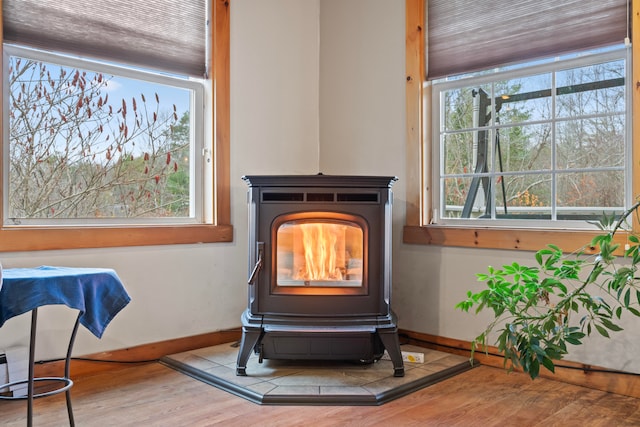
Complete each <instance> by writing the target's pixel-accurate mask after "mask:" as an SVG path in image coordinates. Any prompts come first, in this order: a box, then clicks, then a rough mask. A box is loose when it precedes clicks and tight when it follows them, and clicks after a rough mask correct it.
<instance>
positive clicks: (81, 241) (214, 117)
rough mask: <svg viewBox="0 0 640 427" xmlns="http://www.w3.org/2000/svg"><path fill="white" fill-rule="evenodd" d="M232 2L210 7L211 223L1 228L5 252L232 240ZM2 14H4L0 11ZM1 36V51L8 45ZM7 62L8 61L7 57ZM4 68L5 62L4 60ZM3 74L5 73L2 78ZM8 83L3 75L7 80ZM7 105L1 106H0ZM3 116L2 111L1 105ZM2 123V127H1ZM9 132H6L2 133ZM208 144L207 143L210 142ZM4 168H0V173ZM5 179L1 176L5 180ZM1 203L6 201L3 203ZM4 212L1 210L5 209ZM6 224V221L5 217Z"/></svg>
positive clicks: (223, 0) (207, 127) (208, 128)
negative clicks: (230, 171) (230, 142)
mask: <svg viewBox="0 0 640 427" xmlns="http://www.w3.org/2000/svg"><path fill="white" fill-rule="evenodd" d="M229 8H230V6H229V1H228V0H214V1H213V2H212V7H211V9H210V13H211V18H212V19H210V20H209V22H210V23H211V30H210V32H209V36H208V37H209V38H210V42H209V49H210V52H209V55H208V64H207V66H208V67H207V68H208V70H209V76H208V79H209V80H210V85H211V87H212V89H211V90H210V91H208V92H207V93H205V98H207V99H206V102H208V104H209V105H210V106H211V107H212V108H210V109H209V111H211V115H210V116H209V117H207V118H206V119H205V122H207V121H210V122H211V123H210V124H209V125H205V138H212V141H213V144H212V146H213V155H212V161H211V162H210V168H208V169H209V170H207V171H206V174H207V175H209V176H211V177H212V180H213V189H212V191H213V196H212V197H211V199H212V203H211V207H205V210H206V211H207V212H211V214H210V215H209V214H208V213H205V216H209V217H211V218H212V223H207V224H204V223H201V224H161V225H121V224H119V225H104V226H102V225H100V226H93V225H80V226H64V225H61V226H56V225H33V226H29V225H27V226H13V225H12V226H2V227H0V251H2V252H9V251H38V250H56V249H83V248H105V247H126V246H148V245H172V244H193V243H215V242H231V241H233V227H232V225H231V207H230V179H229V170H230V156H229V152H230V148H229V134H230V129H229V128H230V114H229V109H230V101H229V98H230V97H229V83H230V73H229V52H230V44H229V36H230V34H229V33H230V32H229V22H230V14H229ZM0 14H1V12H0ZM1 37H2V36H0V55H1V56H2V58H4V55H5V54H4V51H3V50H4V49H3V48H2V40H1ZM3 60H4V59H3ZM2 65H3V67H2V69H4V64H2ZM2 77H3V78H4V76H2ZM3 81H4V79H3ZM0 108H2V107H0ZM0 114H3V112H2V111H1V109H0ZM0 126H1V125H0ZM2 134H3V135H4V131H3V132H2ZM205 145H206V144H205ZM0 168H2V166H1V165H0ZM1 176H3V171H2V170H0V177H1ZM0 179H1V178H0ZM0 203H2V202H1V201H0ZM0 211H2V209H0ZM3 223H4V221H3Z"/></svg>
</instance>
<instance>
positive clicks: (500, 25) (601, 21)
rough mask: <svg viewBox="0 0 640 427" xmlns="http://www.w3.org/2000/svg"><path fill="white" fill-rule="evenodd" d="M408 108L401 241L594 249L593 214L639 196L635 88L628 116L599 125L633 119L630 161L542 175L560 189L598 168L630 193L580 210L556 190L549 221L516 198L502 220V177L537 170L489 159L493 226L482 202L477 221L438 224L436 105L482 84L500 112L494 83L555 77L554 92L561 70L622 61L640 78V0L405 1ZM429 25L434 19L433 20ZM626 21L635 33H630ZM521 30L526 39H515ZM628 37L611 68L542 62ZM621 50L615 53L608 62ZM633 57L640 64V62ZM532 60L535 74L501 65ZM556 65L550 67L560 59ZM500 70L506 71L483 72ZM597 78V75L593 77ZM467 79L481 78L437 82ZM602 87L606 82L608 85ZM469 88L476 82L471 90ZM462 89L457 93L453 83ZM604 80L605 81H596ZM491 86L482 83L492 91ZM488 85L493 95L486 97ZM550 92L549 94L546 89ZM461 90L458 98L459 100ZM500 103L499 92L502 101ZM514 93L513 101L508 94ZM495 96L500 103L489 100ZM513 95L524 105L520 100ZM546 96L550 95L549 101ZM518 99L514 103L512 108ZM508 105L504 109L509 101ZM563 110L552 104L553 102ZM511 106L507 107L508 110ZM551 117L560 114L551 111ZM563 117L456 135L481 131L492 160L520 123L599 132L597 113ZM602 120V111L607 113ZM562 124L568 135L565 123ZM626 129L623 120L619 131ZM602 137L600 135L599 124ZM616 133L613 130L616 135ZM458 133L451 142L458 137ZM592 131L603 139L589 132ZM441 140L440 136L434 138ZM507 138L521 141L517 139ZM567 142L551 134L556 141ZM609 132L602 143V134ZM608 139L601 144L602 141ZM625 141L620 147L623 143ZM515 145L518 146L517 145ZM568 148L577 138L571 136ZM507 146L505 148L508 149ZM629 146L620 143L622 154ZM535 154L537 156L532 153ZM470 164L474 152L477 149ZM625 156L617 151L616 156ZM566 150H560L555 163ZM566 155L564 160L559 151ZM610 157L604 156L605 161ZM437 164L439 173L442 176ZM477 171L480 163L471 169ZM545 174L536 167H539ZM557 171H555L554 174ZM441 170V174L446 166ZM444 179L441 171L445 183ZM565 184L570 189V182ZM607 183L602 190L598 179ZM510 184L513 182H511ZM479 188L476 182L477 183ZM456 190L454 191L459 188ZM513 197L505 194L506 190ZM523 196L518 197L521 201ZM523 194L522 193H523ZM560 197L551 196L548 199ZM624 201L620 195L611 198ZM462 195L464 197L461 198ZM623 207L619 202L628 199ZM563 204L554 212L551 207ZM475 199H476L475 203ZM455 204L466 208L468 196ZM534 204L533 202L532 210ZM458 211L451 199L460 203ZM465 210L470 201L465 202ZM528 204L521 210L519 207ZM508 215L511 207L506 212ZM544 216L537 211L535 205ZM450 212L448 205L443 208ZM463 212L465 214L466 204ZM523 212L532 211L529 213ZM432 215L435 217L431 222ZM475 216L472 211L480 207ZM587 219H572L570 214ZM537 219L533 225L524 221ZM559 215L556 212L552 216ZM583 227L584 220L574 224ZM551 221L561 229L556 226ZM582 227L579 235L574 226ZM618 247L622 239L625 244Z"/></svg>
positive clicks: (639, 114)
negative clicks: (447, 93)
mask: <svg viewBox="0 0 640 427" xmlns="http://www.w3.org/2000/svg"><path fill="white" fill-rule="evenodd" d="M405 4H406V18H407V21H406V22H407V26H406V70H407V76H406V100H407V101H406V102H407V104H406V112H407V135H406V141H407V146H406V147H407V162H406V176H407V177H408V178H409V179H408V180H407V183H406V191H407V194H406V196H407V202H406V225H405V227H404V233H403V241H404V242H405V243H410V244H427V245H445V246H460V247H472V248H497V249H516V250H538V249H540V248H542V247H544V246H545V245H546V244H548V243H549V242H550V241H553V242H554V243H556V244H558V245H559V246H560V247H562V248H563V249H564V250H566V251H572V250H577V249H579V248H582V246H583V245H584V243H585V242H588V241H589V240H590V239H591V238H592V237H593V236H595V235H597V234H598V231H597V230H589V229H585V228H584V225H585V223H586V221H585V220H586V219H587V218H588V216H589V215H592V212H593V211H594V205H595V208H596V209H595V210H597V209H598V208H602V207H607V209H609V210H610V211H615V210H616V209H620V207H622V206H624V205H625V204H627V203H629V199H630V198H632V197H634V196H636V195H638V194H639V193H640V178H639V177H640V174H638V173H637V170H636V169H637V166H636V165H638V164H640V129H638V127H637V126H631V124H632V123H636V122H638V121H639V120H640V111H639V110H638V109H637V108H633V109H632V108H631V106H632V105H637V103H638V100H637V94H636V92H637V88H636V87H635V86H636V85H635V84H633V87H631V85H630V84H629V83H627V88H626V90H627V91H626V92H625V96H626V98H627V99H626V102H627V103H628V104H627V105H625V108H626V114H625V113H624V112H623V111H622V110H620V109H619V108H617V107H616V108H615V109H610V111H609V110H607V111H608V112H607V113H606V114H604V115H603V116H602V117H601V120H604V119H605V118H606V120H619V119H622V118H624V121H625V125H626V130H625V131H624V132H625V133H626V134H625V138H626V145H625V147H624V148H623V149H624V156H625V158H624V160H623V164H622V165H621V164H620V162H619V157H618V161H615V162H612V161H609V160H607V161H606V162H605V161H603V159H602V158H601V157H598V158H596V159H595V160H596V161H593V160H592V161H588V162H587V161H585V162H583V163H582V164H581V165H579V164H577V163H574V164H571V165H567V164H565V165H559V164H558V163H557V162H555V159H554V163H551V165H549V166H548V167H547V169H540V170H542V171H544V174H545V175H546V178H547V180H552V181H553V180H556V183H561V181H562V180H565V179H566V178H569V174H573V177H577V176H578V175H579V174H580V173H582V172H583V171H588V172H589V174H591V173H595V172H598V174H601V175H612V176H615V179H618V180H623V181H624V184H623V187H620V188H617V191H616V195H618V194H619V193H620V190H623V191H624V192H625V195H624V196H622V197H620V198H619V199H616V200H615V201H609V202H607V203H603V202H597V203H594V202H593V201H591V202H588V203H585V202H584V200H583V202H582V203H581V204H580V207H581V208H586V209H576V208H577V207H578V206H574V205H572V204H571V203H567V200H568V199H567V198H565V199H560V198H559V196H560V195H561V193H558V189H559V188H560V189H561V187H558V186H555V185H556V184H555V183H554V187H551V185H550V189H549V194H550V196H549V199H548V200H549V202H548V203H547V204H548V205H549V206H546V207H543V210H544V209H546V210H547V212H546V213H544V215H546V218H545V217H543V216H542V214H543V212H541V211H540V209H536V211H535V212H529V213H525V212H523V210H522V209H520V208H522V206H513V205H516V204H517V203H516V202H515V200H516V199H512V201H511V205H512V206H510V204H509V201H507V203H506V204H507V208H508V210H507V214H506V215H504V206H503V205H505V202H504V198H502V197H501V193H502V189H501V188H500V185H499V184H501V182H499V181H500V180H501V178H500V174H499V173H498V172H500V171H501V170H502V171H504V172H509V173H508V174H504V173H503V174H504V175H512V176H514V177H523V178H522V179H524V177H526V176H528V175H530V174H536V173H537V171H538V169H532V168H523V167H520V166H516V165H514V164H509V165H508V166H509V168H510V170H507V169H505V166H504V165H503V168H502V169H500V167H499V165H498V166H495V163H493V162H494V161H497V159H498V157H499V156H494V157H490V158H488V159H487V162H488V163H487V164H488V165H491V167H493V168H494V169H488V171H487V172H486V175H485V176H487V178H488V177H489V175H491V174H493V173H495V174H494V175H491V177H492V178H493V182H492V185H493V188H492V189H491V188H490V187H489V185H488V184H487V187H486V188H490V191H493V193H492V194H493V195H494V198H492V199H490V203H491V204H492V206H489V209H488V213H489V214H488V216H489V217H488V218H478V217H480V216H483V215H484V216H486V215H487V211H486V210H484V211H483V213H482V214H481V213H480V212H481V209H480V205H482V203H474V208H477V209H476V212H472V213H471V214H470V216H473V215H476V219H471V218H469V219H458V218H455V217H453V216H455V215H454V214H453V213H452V214H451V215H449V216H450V217H449V218H448V219H442V220H441V221H442V223H441V222H440V220H439V218H440V217H444V216H445V215H446V214H445V213H443V211H442V208H443V207H442V206H440V197H441V194H444V192H441V191H440V189H441V187H440V185H439V184H440V162H439V159H440V155H441V152H440V150H441V148H442V146H441V145H440V133H439V125H440V123H439V119H438V120H436V121H434V119H433V118H434V117H438V116H437V113H439V111H441V110H440V105H438V106H437V108H438V109H439V111H437V112H435V113H434V112H433V111H432V108H433V107H434V105H436V104H435V103H434V97H436V96H437V97H438V101H437V102H440V101H439V100H440V99H441V96H440V93H439V92H438V91H440V90H441V89H444V90H452V91H455V90H458V92H459V93H461V92H463V88H471V87H476V89H477V87H482V88H483V89H484V90H485V92H486V93H487V98H488V99H489V101H491V103H493V104H492V105H498V103H499V102H500V101H498V102H495V97H496V96H499V94H498V91H496V90H495V89H493V88H494V87H495V85H494V84H493V83H494V82H495V83H500V82H501V81H503V82H509V81H516V80H518V79H525V78H527V77H529V78H531V77H533V76H535V75H538V74H544V73H547V74H549V75H550V77H549V78H552V79H556V81H555V82H554V81H552V83H551V84H550V85H548V87H546V88H544V90H547V89H556V88H558V87H562V85H563V84H562V83H560V82H559V80H558V78H559V77H561V76H560V74H558V73H562V72H563V70H576V71H577V70H584V71H585V72H586V71H587V70H589V67H590V66H595V65H597V64H599V63H606V62H612V63H615V64H619V62H618V61H624V62H625V63H626V68H625V70H624V71H625V73H626V74H625V79H626V80H625V81H626V82H628V81H633V82H635V81H637V80H638V77H637V76H638V72H639V69H638V66H637V58H638V57H640V56H639V55H640V51H639V50H640V47H638V46H640V45H639V44H638V43H637V40H639V39H640V33H639V32H638V28H640V22H637V21H638V20H639V19H640V18H639V17H640V14H639V12H640V4H637V3H636V2H626V1H623V0H604V1H592V0H589V1H586V2H585V1H577V0H569V1H567V2H560V3H558V2H554V1H553V0H541V1H540V2H537V3H536V4H535V5H534V4H532V3H528V2H521V3H518V4H515V3H512V2H507V1H501V0H499V1H497V2H493V3H492V5H491V7H490V8H489V7H486V5H487V3H486V2H471V3H470V2H464V0H459V1H458V0H427V1H424V0H406V2H405ZM427 17H428V19H427ZM627 23H629V25H627ZM514 29H517V31H514ZM623 40H626V41H628V40H635V41H636V43H633V44H631V43H629V45H630V48H629V49H628V50H629V51H630V54H629V55H628V56H627V55H622V56H620V57H617V58H611V57H607V58H604V59H605V60H604V61H600V60H598V59H595V57H591V59H592V60H593V61H594V62H592V63H588V62H580V61H582V60H584V58H577V57H576V59H575V60H571V61H570V62H565V63H564V64H563V65H560V64H556V65H554V66H551V68H548V69H543V67H544V64H543V63H542V62H536V63H535V65H533V62H532V61H539V59H540V58H542V59H544V58H558V57H565V58H566V57H567V55H571V54H572V53H575V52H585V51H598V50H599V51H602V48H610V47H611V46H613V45H615V44H618V45H619V44H620V43H621V42H622V41H623ZM609 54H612V53H611V52H610V53H608V54H607V55H609ZM631 57H633V61H632V60H631ZM527 62H529V63H530V66H531V67H532V68H530V69H529V70H527V69H525V68H519V69H518V68H510V69H507V68H504V65H502V64H518V63H519V64H523V63H527ZM551 64H553V63H551ZM496 67H497V68H501V69H502V70H503V71H502V72H500V73H492V74H491V75H489V73H485V75H482V70H489V69H495V68H496ZM593 70H594V71H595V69H593ZM464 73H479V74H476V77H474V79H475V80H474V81H473V82H472V80H466V82H464V83H462V81H460V82H458V81H454V80H453V79H451V78H449V81H448V82H447V83H446V84H451V85H452V86H441V87H440V88H439V87H438V81H439V80H440V79H446V78H447V77H448V76H454V75H464ZM602 80H608V78H603V79H602ZM467 82H472V83H467ZM456 84H457V85H458V86H454V85H456ZM598 84H600V83H598ZM483 85H484V86H483ZM487 89H491V90H494V92H493V93H492V92H489V91H487ZM620 89H621V87H619V86H612V87H610V88H604V87H603V88H601V89H598V90H595V91H578V92H576V93H573V94H559V93H556V94H555V95H554V96H555V97H556V98H557V99H556V102H557V101H558V99H560V98H566V99H567V100H568V99H570V98H575V99H579V98H581V97H582V98H584V97H585V96H587V95H589V94H591V95H595V94H597V95H598V96H602V95H604V94H605V93H608V94H611V93H613V92H617V93H621V92H619V90H620ZM541 90H542V89H541ZM533 91H534V89H533V88H531V89H526V88H518V90H517V91H512V92H513V94H522V93H528V92H533ZM452 93H453V92H452ZM500 95H501V94H500ZM508 95H511V94H508ZM492 96H493V99H491V98H492ZM514 98H515V97H514ZM545 99H547V100H549V99H551V97H546V98H545ZM512 101H513V100H512ZM541 102H546V101H542V100H538V101H534V100H533V99H531V100H529V101H527V102H525V101H523V100H521V104H520V105H527V108H529V107H528V105H536V104H537V103H541ZM503 104H504V103H503ZM509 104H511V106H515V104H517V102H511V103H507V105H509ZM552 107H553V108H555V107H556V106H555V105H552ZM501 108H504V107H501ZM549 111H550V112H551V111H554V110H549ZM557 113H558V112H557V111H556V112H554V114H556V118H555V119H551V120H547V121H543V122H535V121H532V120H530V121H523V122H522V123H520V122H514V121H512V122H504V120H507V119H506V118H501V120H503V121H502V122H500V123H498V122H494V121H493V118H491V117H490V118H489V119H490V120H489V122H488V125H485V127H484V128H481V127H479V123H478V124H477V125H475V126H478V127H474V124H473V122H471V124H470V125H469V124H467V125H466V127H464V128H463V127H459V129H458V130H459V132H457V133H459V134H464V133H465V132H467V137H468V138H471V140H473V137H474V136H473V133H474V131H475V133H476V139H477V136H478V135H482V133H483V131H486V133H485V135H486V137H487V138H490V139H489V142H488V145H487V147H488V149H489V151H488V153H494V152H496V151H495V148H492V146H493V144H494V143H495V139H494V138H495V136H496V131H498V133H497V135H498V136H499V137H500V138H501V141H503V139H504V138H505V137H507V135H506V134H505V133H506V132H508V130H516V129H518V128H519V127H524V130H527V129H539V128H541V127H544V126H545V125H546V126H547V128H548V129H553V131H554V132H556V131H558V130H560V131H563V132H565V134H566V131H568V130H569V127H568V126H569V125H570V124H575V125H579V126H582V127H583V129H584V130H587V127H586V125H587V124H590V123H592V122H593V121H594V119H595V118H596V117H595V116H591V115H589V114H585V115H583V116H582V117H581V118H578V117H576V118H575V120H571V119H570V118H569V117H566V116H560V115H558V114H557ZM600 113H602V111H600V112H599V113H598V114H600ZM563 124H564V126H565V127H564V128H563V127H562V125H563ZM618 124H620V122H619V123H618ZM599 130H602V129H600V128H599ZM609 130H611V129H609ZM621 132H622V131H621V128H619V127H618V128H617V130H616V134H617V133H621ZM455 133H456V131H452V132H451V134H452V135H453V134H455ZM591 134H592V135H594V133H593V132H592V133H591ZM434 135H436V137H435V138H434ZM508 136H509V137H512V136H515V135H508ZM557 136H561V134H557V135H554V137H557ZM599 136H602V135H599ZM600 140H601V141H603V139H602V138H600ZM616 140H617V141H620V139H616ZM509 142H510V143H511V141H509ZM554 142H555V143H556V144H559V143H561V142H563V140H562V139H556V140H555V141H554ZM564 142H570V141H569V140H568V139H567V140H566V141H564ZM503 146H504V143H503ZM617 147H618V148H619V149H620V148H621V147H620V146H619V145H618V146H617ZM529 151H530V150H529ZM471 153H472V154H471V157H475V155H474V154H473V148H471ZM618 153H619V151H618ZM557 154H558V151H557V147H556V154H554V155H557ZM560 154H562V152H560ZM609 154H612V153H610V152H607V155H609ZM433 165H435V169H434V168H433ZM471 166H476V164H475V163H473V162H472V163H471ZM536 167H539V166H536ZM553 168H555V170H554V169H553ZM443 170H444V169H443ZM461 170H462V173H461V174H460V175H461V176H456V174H457V173H458V172H459V171H458V172H454V171H453V169H450V170H448V171H447V174H450V175H451V176H450V177H451V178H453V177H454V176H456V177H462V175H465V174H467V172H468V171H469V168H467V172H465V170H464V168H462V169H461ZM447 174H445V175H443V176H446V175H447ZM473 175H474V173H471V174H470V175H467V176H465V177H466V178H467V179H469V178H470V177H472V176H473ZM565 182H566V181H565ZM598 184H601V183H598ZM505 186H506V182H505ZM468 187H470V185H468ZM479 187H480V189H479V190H478V193H477V195H476V200H478V199H479V200H482V192H483V191H484V189H483V188H482V185H479ZM552 188H555V190H554V191H556V194H552V193H551V191H552V190H551V189H552ZM450 192H451V191H450ZM507 194H508V193H507ZM515 194H516V195H517V192H516V193H515ZM521 194H522V192H521ZM551 195H552V196H553V198H552V197H551ZM614 197H615V196H614ZM463 199H466V198H464V197H463ZM619 200H622V201H619ZM551 201H553V203H555V205H553V204H552V203H551ZM474 202H475V201H474ZM458 203H461V201H460V198H459V200H458ZM529 203H530V202H529ZM452 205H453V203H452ZM462 206H464V203H463V204H462ZM516 207H517V208H519V209H516ZM500 208H502V210H501V209H500ZM538 208H540V206H538ZM444 209H445V211H446V205H445V207H444ZM457 210H458V211H459V212H460V215H461V211H462V208H460V207H457ZM525 210H526V209H525ZM435 211H438V212H437V216H436V217H435V218H434V217H433V216H432V215H433V213H434V212H435ZM472 211H473V210H472ZM515 213H520V215H521V218H519V219H517V218H513V217H512V218H507V216H508V215H510V214H515ZM575 214H578V216H577V217H575V216H574V218H573V219H571V217H570V216H571V215H575ZM525 215H528V216H527V217H524V216H525ZM554 215H555V216H554ZM576 219H577V221H575V220H576ZM552 225H553V226H552ZM632 226H633V228H634V230H637V229H640V224H638V221H637V218H636V219H634V223H633V224H632ZM577 227H579V228H577ZM621 243H624V242H623V241H621ZM586 250H595V248H587V249H586Z"/></svg>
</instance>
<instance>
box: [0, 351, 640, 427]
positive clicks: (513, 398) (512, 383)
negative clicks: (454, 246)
mask: <svg viewBox="0 0 640 427" xmlns="http://www.w3.org/2000/svg"><path fill="white" fill-rule="evenodd" d="M71 391H72V395H73V407H74V414H75V420H76V425H77V426H79V427H80V426H90V427H92V426H96V427H107V426H216V425H224V426H258V425H259V426H284V427H286V426H305V427H309V426H314V427H315V426H320V427H323V426H327V427H331V426H393V427H400V426H465V427H469V426H500V427H505V426H518V427H525V426H563V427H564V426H580V427H583V426H607V427H608V426H638V425H640V399H635V398H632V397H627V396H621V395H616V394H611V393H605V392H602V391H597V390H592V389H588V388H584V387H579V386H574V385H570V384H566V383H561V382H557V381H553V380H548V379H537V380H535V381H531V380H530V379H529V378H528V377H527V376H525V375H523V374H519V373H512V374H506V373H505V372H504V371H503V370H501V369H497V368H493V367H488V366H480V367H477V368H475V369H472V370H470V371H467V372H465V373H462V374H459V375H457V376H455V377H453V378H450V379H447V380H444V381H442V382H440V383H438V384H435V385H432V386H430V387H427V388H425V389H422V390H420V391H417V392H415V393H412V394H410V395H408V396H405V397H403V398H400V399H398V400H394V401H392V402H389V403H386V404H384V405H382V406H374V407H371V406H260V405H257V404H254V403H251V402H249V401H246V400H245V399H242V398H240V397H236V396H233V395H231V394H229V393H227V392H224V391H221V390H218V389H216V388H215V387H212V386H209V385H207V384H204V383H202V382H199V381H197V380H195V379H192V378H190V377H188V376H186V375H183V374H181V373H179V372H176V371H174V370H172V369H170V368H168V367H165V366H163V365H161V364H159V363H150V364H145V365H133V366H132V365H127V366H120V365H116V366H114V368H113V369H111V370H109V371H107V372H100V373H97V374H95V375H91V376H84V377H80V378H77V379H76V380H75V385H74V386H73V388H72V389H71ZM34 413H35V417H34V426H36V427H39V426H42V427H45V426H55V427H59V426H66V425H68V418H67V414H66V407H65V403H64V394H60V395H56V396H53V397H48V398H41V399H37V400H36V401H35V403H34ZM0 425H2V426H25V425H26V402H24V401H0Z"/></svg>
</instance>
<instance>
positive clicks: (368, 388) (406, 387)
mask: <svg viewBox="0 0 640 427" xmlns="http://www.w3.org/2000/svg"><path fill="white" fill-rule="evenodd" d="M401 349H402V351H403V352H417V353H423V354H424V363H411V362H405V376H404V377H394V376H393V365H392V362H391V361H390V360H379V361H378V362H376V363H372V364H359V363H355V362H341V361H326V360H322V361H316V360H313V361H309V360H301V361H294V360H266V359H265V360H263V361H262V363H259V361H258V356H256V355H255V354H252V355H251V357H250V358H249V362H248V364H247V376H246V377H242V376H236V358H237V355H238V349H237V347H236V345H235V344H232V343H228V344H221V345H216V346H213V347H205V348H201V349H198V350H192V351H188V352H184V353H178V354H173V355H169V356H166V357H163V358H162V359H161V362H162V363H164V364H165V365H167V366H169V367H171V368H174V369H176V370H177V371H180V372H182V373H185V374H187V375H189V376H192V377H194V378H196V379H198V380H200V381H203V382H205V383H207V384H211V385H213V386H215V387H218V388H220V389H222V390H225V391H228V392H230V393H233V394H235V395H237V396H240V397H243V398H245V399H247V400H250V401H252V402H254V403H259V404H263V405H380V404H383V403H386V402H389V401H391V400H393V399H397V398H399V397H402V396H405V395H407V394H409V393H411V392H414V391H416V390H419V389H421V388H424V387H426V386H428V385H431V384H434V383H436V382H438V381H441V380H443V379H446V378H449V377H451V376H453V375H456V374H458V373H461V372H464V371H466V370H469V369H471V368H472V366H471V364H470V363H469V359H468V358H467V357H463V356H457V355H454V354H449V353H444V352H440V351H436V350H430V349H426V348H422V347H417V346H413V345H403V346H402V347H401Z"/></svg>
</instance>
